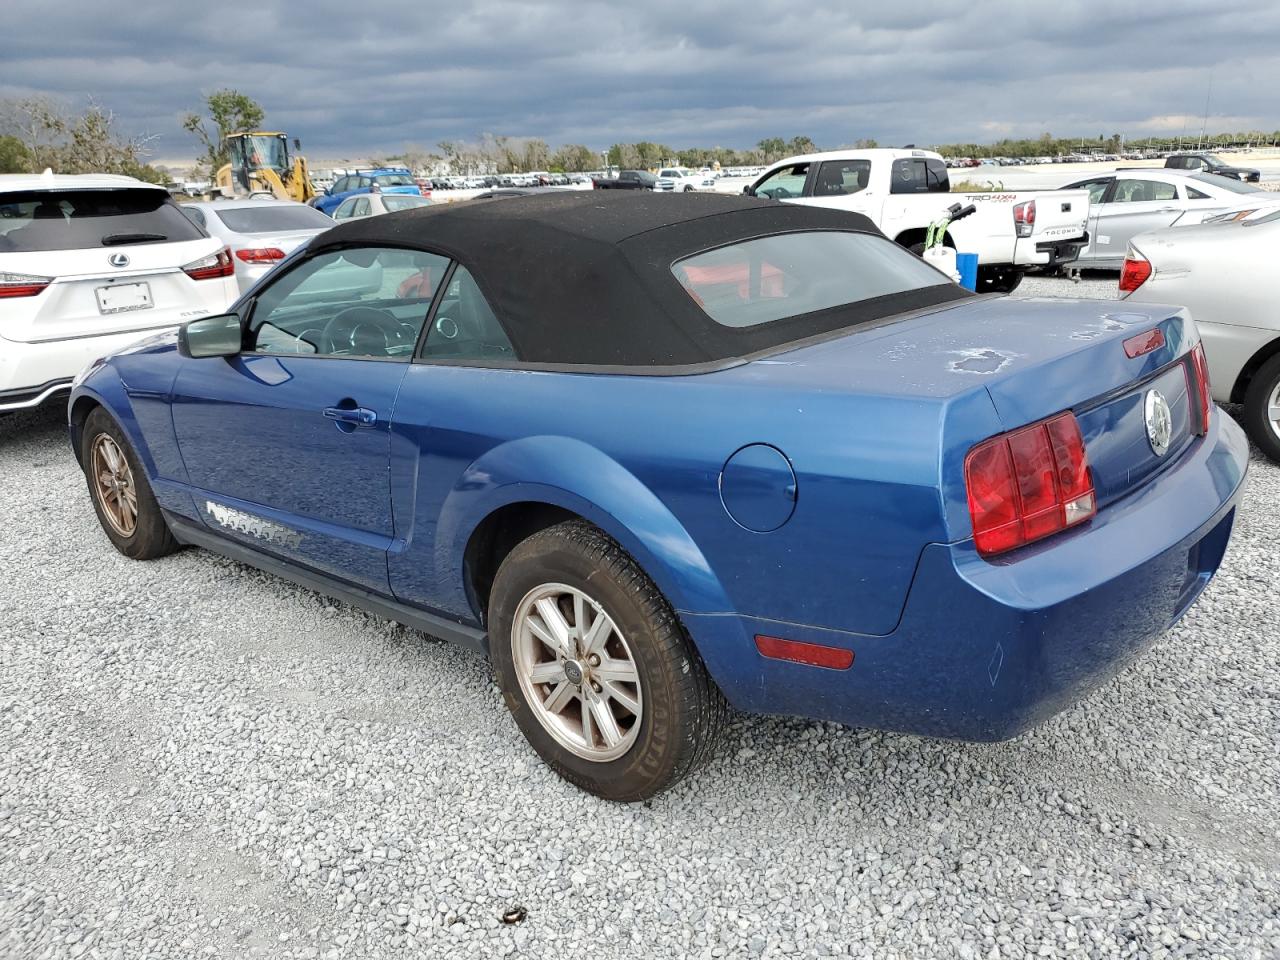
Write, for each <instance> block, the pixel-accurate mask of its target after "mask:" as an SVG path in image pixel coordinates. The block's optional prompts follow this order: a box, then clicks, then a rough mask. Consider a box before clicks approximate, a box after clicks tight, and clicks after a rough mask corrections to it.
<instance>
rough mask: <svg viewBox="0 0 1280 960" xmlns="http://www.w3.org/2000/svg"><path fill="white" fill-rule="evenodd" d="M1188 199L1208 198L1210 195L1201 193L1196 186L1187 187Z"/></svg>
mask: <svg viewBox="0 0 1280 960" xmlns="http://www.w3.org/2000/svg"><path fill="white" fill-rule="evenodd" d="M1187 199H1188V200H1208V199H1209V195H1208V194H1207V193H1201V192H1200V191H1199V190H1197V189H1196V188H1195V187H1187Z"/></svg>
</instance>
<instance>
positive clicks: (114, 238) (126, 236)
mask: <svg viewBox="0 0 1280 960" xmlns="http://www.w3.org/2000/svg"><path fill="white" fill-rule="evenodd" d="M168 239H169V238H168V237H166V236H165V235H164V234H163V233H108V234H107V235H106V236H105V237H103V238H102V245H103V246H104V247H114V246H116V245H117V244H121V243H147V242H149V241H152V240H168Z"/></svg>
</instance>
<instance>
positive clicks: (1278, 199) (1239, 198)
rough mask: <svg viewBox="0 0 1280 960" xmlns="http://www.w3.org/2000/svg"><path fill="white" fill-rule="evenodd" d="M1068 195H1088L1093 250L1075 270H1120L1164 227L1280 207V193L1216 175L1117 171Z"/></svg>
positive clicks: (1084, 182) (1080, 184)
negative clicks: (1133, 247) (1133, 243)
mask: <svg viewBox="0 0 1280 960" xmlns="http://www.w3.org/2000/svg"><path fill="white" fill-rule="evenodd" d="M1063 189H1064V190H1080V189H1083V190H1088V191H1089V245H1088V246H1087V247H1086V248H1084V249H1083V250H1081V251H1080V256H1079V258H1078V259H1077V261H1076V262H1075V263H1074V264H1072V267H1073V268H1075V269H1079V268H1084V269H1095V270H1119V269H1120V266H1121V264H1123V263H1124V254H1125V250H1126V249H1128V246H1129V241H1130V240H1132V239H1133V238H1134V237H1136V236H1137V235H1138V234H1140V233H1146V232H1147V231H1148V230H1158V229H1160V228H1161V227H1172V226H1179V227H1183V226H1187V225H1190V224H1197V223H1200V222H1201V221H1203V220H1207V219H1208V218H1210V217H1213V216H1217V215H1219V214H1222V213H1226V212H1229V211H1234V210H1240V209H1246V208H1257V207H1258V206H1264V205H1265V206H1269V205H1280V193H1270V192H1268V191H1266V190H1262V189H1260V188H1259V187H1256V186H1253V185H1251V184H1247V183H1241V182H1240V181H1239V180H1232V179H1230V178H1228V177H1220V176H1218V175H1216V174H1212V173H1197V172H1192V171H1187V170H1165V169H1160V170H1144V169H1141V168H1134V169H1129V170H1116V171H1115V172H1114V173H1108V174H1101V175H1099V176H1096V177H1090V178H1088V179H1087V180H1077V181H1075V182H1074V183H1070V184H1068V185H1067V186H1066V187H1064V188H1063Z"/></svg>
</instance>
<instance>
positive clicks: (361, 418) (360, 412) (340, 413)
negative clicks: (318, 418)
mask: <svg viewBox="0 0 1280 960" xmlns="http://www.w3.org/2000/svg"><path fill="white" fill-rule="evenodd" d="M324 415H325V416H326V417H328V418H329V419H330V420H337V421H339V422H340V423H354V424H359V425H360V426H364V427H371V426H373V425H374V424H375V423H377V422H378V415H377V413H375V412H374V411H372V410H370V409H368V408H366V407H355V408H353V409H349V408H347V407H325V408H324Z"/></svg>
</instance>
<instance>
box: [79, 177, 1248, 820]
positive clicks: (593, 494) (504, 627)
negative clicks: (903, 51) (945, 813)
mask: <svg viewBox="0 0 1280 960" xmlns="http://www.w3.org/2000/svg"><path fill="white" fill-rule="evenodd" d="M70 426H71V437H72V443H73V446H74V449H75V453H76V456H77V457H78V458H79V460H80V463H81V464H82V466H83V467H84V471H85V474H86V477H87V479H88V486H89V490H90V492H91V494H92V499H93V503H94V507H95V509H96V511H97V513H98V516H99V518H100V520H101V522H102V526H103V528H104V530H105V531H106V534H107V536H108V537H109V538H110V539H111V541H112V542H113V543H114V544H115V545H116V547H117V548H119V549H120V550H121V551H122V552H123V553H125V554H126V555H128V556H130V557H136V558H138V559H148V558H153V557H159V556H162V555H164V554H166V553H168V552H170V551H172V550H174V549H176V548H178V547H179V546H180V545H183V544H193V545H197V546H201V547H205V548H208V549H210V550H215V551H217V552H219V553H222V554H226V555H227V556H230V557H234V558H237V559H239V560H243V561H244V562H246V563H250V564H253V565H255V566H258V567H261V568H263V569H265V570H268V571H272V572H274V573H277V574H279V575H280V576H283V577H288V578H290V579H293V580H295V581H297V582H299V583H303V584H306V585H309V586H311V587H314V588H315V589H317V590H321V591H324V592H326V593H328V594H330V595H333V596H335V597H339V598H343V599H345V600H348V601H350V602H351V603H354V604H358V605H360V606H362V607H364V608H366V609H369V610H372V611H375V612H377V613H379V614H381V615H384V616H387V617H390V618H393V619H395V620H399V621H402V622H403V623H406V624H409V625H411V626H414V627H417V628H420V629H422V630H424V631H426V632H428V633H431V634H433V635H436V636H440V637H445V638H448V639H451V640H455V641H457V642H460V643H463V644H466V645H469V646H471V647H474V648H475V649H477V650H482V651H487V652H488V654H489V655H490V657H491V658H492V661H493V665H494V669H495V671H496V673H497V678H498V682H499V684H500V686H501V688H502V690H503V691H504V694H505V698H506V702H507V704H508V706H509V707H510V709H511V712H512V714H513V715H514V717H515V720H516V722H517V724H518V725H519V727H520V728H521V730H522V731H523V733H524V734H525V736H526V737H527V738H528V739H529V741H530V742H531V744H532V745H533V747H534V748H535V749H536V750H537V751H538V753H539V754H541V756H542V757H543V758H544V759H545V760H546V762H547V763H548V764H550V765H551V766H552V767H553V768H554V769H556V770H557V771H558V772H560V773H561V774H562V775H563V776H565V777H566V778H568V779H569V780H571V781H572V782H574V783H576V784H578V785H580V786H581V787H583V788H585V789H587V790H591V791H594V792H595V793H597V794H599V795H601V796H605V797H610V798H614V799H624V800H625V799H637V798H642V797H646V796H650V795H652V794H654V793H655V792H657V791H659V790H661V789H663V788H664V787H666V786H668V785H670V784H671V783H673V782H675V781H676V780H678V779H679V778H680V777H682V776H683V775H685V774H686V773H687V772H689V771H690V770H692V769H693V768H695V767H696V766H697V765H698V764H699V763H700V762H701V761H702V760H703V759H704V758H705V757H706V756H707V755H708V753H709V752H710V747H711V745H712V744H713V742H714V739H715V734H716V732H717V729H718V728H719V727H720V726H721V725H722V723H723V720H724V717H725V711H726V702H727V703H728V704H732V705H734V706H736V707H738V708H741V709H744V710H751V711H761V712H769V713H787V714H798V715H803V716H809V717H820V718H825V719H831V720H837V721H841V722H844V723H849V724H857V725H867V726H875V727H882V728H887V729H891V730H900V731H910V732H915V733H919V734H925V735H929V736H941V737H957V738H964V739H972V740H994V739H1001V738H1006V737H1011V736H1013V735H1015V734H1017V733H1019V732H1020V731H1022V730H1025V729H1027V728H1028V727H1030V726H1031V725H1033V724H1036V723H1038V722H1039V721H1042V720H1044V719H1045V718H1047V717H1049V716H1050V715H1052V714H1053V713H1054V712H1055V711H1058V710H1060V709H1062V708H1063V707H1064V706H1066V705H1067V704H1069V703H1071V702H1072V701H1074V700H1076V699H1077V698H1079V697H1081V696H1082V695H1083V694H1084V693H1086V692H1087V691H1088V690H1090V689H1091V688H1093V687H1095V686H1097V685H1098V684H1100V683H1101V682H1103V681H1104V680H1106V679H1107V678H1108V677H1110V676H1112V675H1113V674H1114V673H1115V672H1116V671H1117V670H1119V669H1120V668H1121V667H1122V666H1123V665H1124V664H1125V663H1126V662H1128V661H1130V660H1131V659H1132V658H1133V657H1135V656H1137V655H1138V654H1139V653H1140V652H1141V651H1142V650H1143V649H1144V648H1145V647H1146V646H1147V645H1148V644H1149V643H1150V642H1151V641H1152V640H1153V639H1154V638H1155V637H1157V636H1158V635H1159V634H1160V633H1161V632H1162V631H1164V630H1165V629H1166V628H1167V627H1169V625H1170V624H1172V623H1173V622H1174V621H1175V620H1177V619H1178V617H1180V616H1181V615H1182V614H1183V612H1184V611H1186V609H1187V608H1188V607H1189V606H1190V605H1191V603H1192V602H1193V601H1194V600H1195V599H1196V597H1197V595H1198V594H1199V593H1200V591H1201V590H1202V589H1203V588H1204V586H1205V584H1206V583H1207V582H1208V580H1209V578H1210V577H1211V576H1212V575H1213V573H1214V571H1215V570H1216V569H1217V567H1218V565H1219V563H1220V562H1221V560H1222V557H1223V553H1224V551H1225V550H1226V547H1227V541H1228V539H1229V536H1230V533H1231V527H1232V523H1233V521H1234V518H1235V510H1236V507H1237V504H1238V502H1239V498H1240V495H1241V488H1242V482H1243V479H1244V475H1245V469H1246V461H1247V449H1246V444H1245V440H1244V438H1243V435H1242V434H1241V432H1240V430H1239V429H1237V428H1236V426H1235V425H1234V424H1233V423H1232V422H1231V421H1230V420H1229V419H1227V418H1224V417H1223V416H1221V415H1220V414H1218V413H1217V412H1216V411H1215V408H1214V407H1213V405H1212V404H1211V403H1210V401H1209V392H1208V383H1207V379H1206V375H1205V365H1204V357H1203V353H1202V352H1201V349H1200V345H1199V338H1198V335H1197V333H1196V329H1195V326H1194V325H1193V323H1192V322H1191V320H1190V318H1189V317H1188V316H1187V315H1186V313H1185V312H1183V311H1181V310H1179V309H1173V308H1170V309H1163V308H1150V307H1148V308H1144V309H1143V310H1142V311H1135V310H1132V309H1130V308H1128V307H1123V306H1121V305H1119V304H1106V303H1098V302H1075V301H1056V302H1051V301H1044V300H1016V299H1007V298H1000V297H991V296H974V295H971V294H969V293H967V292H966V291H964V290H962V289H961V288H959V287H958V286H955V285H954V284H952V283H950V282H949V281H948V280H947V279H946V278H945V277H944V276H943V275H942V274H940V273H938V272H936V271H935V270H934V269H933V268H932V267H929V266H928V265H926V264H925V263H924V262H923V261H922V260H920V259H918V258H917V257H915V256H913V255H912V254H910V253H908V252H907V251H905V250H903V249H901V248H899V247H897V246H895V245H894V244H893V243H891V242H889V241H888V240H886V239H885V238H884V237H883V236H881V235H880V234H879V233H878V232H877V231H876V229H875V228H874V226H872V225H871V223H870V222H869V221H867V220H865V219H863V218H861V217H858V216H854V215H850V214H847V213H842V212H837V211H832V210H824V209H817V208H812V207H800V206H793V205H784V204H777V203H773V202H770V201H765V200H755V199H751V198H743V197H727V196H714V195H703V194H688V195H683V196H679V197H669V196H657V195H653V194H637V195H630V194H600V193H577V194H567V195H559V196H546V197H523V198H517V199H512V200H506V201H501V202H496V203H487V204H486V203H470V204H455V205H448V206H445V205H440V206H436V207H430V208H427V209H422V210H413V211H409V212H405V213H400V214H393V215H389V216H386V217H376V218H371V219H368V220H362V221H355V222H351V223H347V224H344V225H341V226H338V227H335V228H334V229H332V230H330V231H328V232H327V233H325V234H322V235H320V236H319V237H317V238H316V239H315V240H314V241H313V242H312V243H311V244H310V245H309V246H308V247H307V248H306V249H304V250H302V251H300V252H298V253H296V254H295V255H293V256H292V257H291V258H289V260H288V261H286V262H285V263H283V264H282V265H281V266H280V267H279V268H278V269H277V270H275V271H273V272H272V273H271V274H270V275H269V276H268V277H267V278H265V280H264V281H263V282H262V283H260V284H259V285H258V286H257V287H256V288H255V289H253V290H252V291H250V292H249V293H248V294H246V295H245V297H244V298H243V299H241V300H240V302H239V303H238V304H237V305H236V307H235V310H234V312H232V313H230V314H227V315H225V316H217V317H205V318H202V319H199V320H196V321H193V322H191V323H188V324H187V325H186V326H185V327H184V328H182V329H181V330H180V331H178V332H177V333H176V334H169V335H163V336H160V337H157V338H153V339H151V340H149V341H144V342H143V343H141V344H139V345H137V346H136V347H134V348H132V349H130V350H127V351H125V352H123V353H120V354H117V355H115V356H112V357H109V358H107V359H106V360H104V361H100V362H99V363H98V364H96V365H95V366H94V367H92V368H91V369H89V370H88V371H86V372H85V373H84V374H82V375H81V377H80V378H79V380H78V381H77V383H76V385H75V389H74V393H73V395H72V398H71V404H70Z"/></svg>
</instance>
